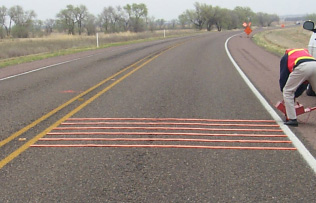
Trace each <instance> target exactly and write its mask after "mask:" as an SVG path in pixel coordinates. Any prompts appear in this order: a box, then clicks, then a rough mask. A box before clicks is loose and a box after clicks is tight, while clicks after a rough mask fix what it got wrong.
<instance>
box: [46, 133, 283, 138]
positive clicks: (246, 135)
mask: <svg viewBox="0 0 316 203" xmlns="http://www.w3.org/2000/svg"><path fill="white" fill-rule="evenodd" d="M47 135H172V136H174V135H175V136H214V137H215V136H218V137H222V136H223V137H287V136H286V135H284V134H283V135H281V134H280V135H265V134H237V133H236V134H216V133H215V134H213V133H212V134H209V133H170V132H165V133H164V132H50V133H47Z"/></svg>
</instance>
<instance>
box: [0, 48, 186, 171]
mask: <svg viewBox="0 0 316 203" xmlns="http://www.w3.org/2000/svg"><path fill="white" fill-rule="evenodd" d="M181 44H183V43H179V44H176V45H174V46H171V47H169V48H168V49H166V50H164V51H162V52H161V53H159V54H157V55H155V56H152V55H151V56H152V58H150V59H148V58H149V56H148V57H146V58H144V59H142V60H140V61H144V60H145V59H148V60H147V61H145V62H144V63H142V64H141V65H139V66H138V67H136V68H135V69H134V70H132V71H131V72H129V73H127V74H126V75H124V76H122V77H121V78H119V79H118V80H116V81H115V82H113V83H112V84H110V85H109V86H107V87H106V88H105V89H103V90H102V91H100V92H98V93H97V94H95V95H94V96H93V97H91V98H90V99H88V100H87V101H85V102H84V103H82V104H81V105H80V106H78V107H77V108H75V109H73V110H72V111H71V112H69V113H68V114H67V115H65V116H64V117H63V118H61V119H59V120H58V121H56V122H55V123H54V124H53V125H51V126H49V127H48V128H46V129H45V130H44V131H42V132H41V133H39V134H38V135H36V136H35V137H33V138H32V139H31V140H29V141H28V142H27V143H25V144H24V145H22V146H21V147H20V148H18V149H17V150H15V151H14V152H12V153H11V154H10V155H9V156H7V157H6V158H4V159H2V160H1V161H0V169H2V168H3V167H4V166H5V165H6V164H8V163H9V162H10V161H12V160H13V159H15V158H16V157H17V156H19V155H20V154H21V153H23V152H24V151H25V150H27V149H28V148H29V147H30V146H31V145H33V144H35V143H36V142H37V141H38V140H39V139H40V138H42V137H44V136H45V135H46V134H47V133H49V132H50V131H52V130H53V129H54V128H56V127H58V126H59V125H60V124H61V123H62V122H64V121H65V120H67V119H68V118H69V117H71V116H73V115H74V114H76V113H77V112H79V111H80V110H82V109H83V108H84V107H86V106H87V105H88V104H90V103H91V102H93V101H94V100H96V99H97V98H98V97H100V96H101V95H102V94H104V93H105V92H107V91H109V90H110V89H111V88H112V87H114V86H115V85H117V84H119V83H120V82H121V81H123V80H124V79H126V78H127V77H128V76H130V75H132V74H133V73H135V72H136V71H137V70H139V69H140V68H142V67H144V66H145V65H147V64H148V63H150V62H151V61H153V60H154V59H156V58H157V57H159V56H160V55H162V54H164V53H165V52H166V51H168V50H170V49H173V48H175V47H177V46H180V45H181ZM138 63H139V62H136V63H135V64H138ZM132 66H133V65H131V66H129V67H128V68H130V67H132ZM128 68H126V69H124V70H122V71H121V72H124V71H125V70H127V69H128ZM115 75H118V73H117V74H115ZM110 78H113V76H111V77H110ZM108 80H109V78H108V79H106V81H108ZM101 83H102V84H103V83H104V81H102V82H101ZM101 83H99V84H101ZM99 84H98V85H96V86H100V85H99ZM96 86H95V88H96ZM93 88H94V87H92V88H91V89H93ZM95 88H94V89H95ZM89 90H90V89H89ZM89 90H87V91H89ZM90 91H92V90H90ZM82 94H84V93H82ZM86 94H87V93H86ZM79 97H80V95H79V96H77V97H75V98H79ZM75 98H74V99H72V100H76V99H75ZM72 100H70V101H72ZM70 101H69V102H70ZM67 103H68V102H67ZM70 103H71V102H70ZM70 103H69V104H70ZM62 106H64V105H62ZM65 106H66V105H65ZM57 109H58V108H57ZM52 112H53V111H52ZM52 112H51V113H52ZM56 112H57V111H56ZM56 112H55V113H56ZM43 117H44V116H43ZM43 117H42V118H43ZM42 118H40V119H38V121H35V122H34V123H32V124H31V125H34V126H35V123H40V121H42ZM29 128H31V127H29V126H27V127H25V129H24V130H25V131H26V129H27V130H28V129H29ZM22 130H23V129H22ZM22 130H21V131H22ZM19 132H20V131H19ZM12 136H13V135H12ZM13 139H14V138H13Z"/></svg>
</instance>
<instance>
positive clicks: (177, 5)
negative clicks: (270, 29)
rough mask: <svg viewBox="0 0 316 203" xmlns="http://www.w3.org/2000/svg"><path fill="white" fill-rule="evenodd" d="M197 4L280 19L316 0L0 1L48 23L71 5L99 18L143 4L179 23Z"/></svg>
mask: <svg viewBox="0 0 316 203" xmlns="http://www.w3.org/2000/svg"><path fill="white" fill-rule="evenodd" d="M195 2H199V3H206V4H207V5H212V6H219V7H221V8H227V9H231V10H232V9H234V8H235V7H236V6H242V7H249V8H251V10H252V11H254V12H264V13H268V14H277V15H279V16H282V15H298V14H299V15H301V14H303V15H305V14H312V13H316V0H305V1H298V0H0V6H5V7H7V8H10V7H12V6H15V5H20V6H22V7H23V9H24V10H25V11H26V10H33V11H35V13H36V14H37V19H40V20H46V19H49V18H53V19H55V18H56V14H57V13H59V11H61V10H62V9H65V8H66V6H67V5H69V4H71V5H74V6H79V5H85V6H86V7H87V8H88V10H89V12H90V13H92V14H94V15H95V16H97V15H98V14H100V13H101V12H102V10H103V8H104V7H108V6H114V7H115V6H119V5H120V6H125V5H126V4H133V3H137V4H139V3H144V4H146V6H147V8H148V14H149V16H150V17H155V19H160V18H163V19H165V20H172V19H177V18H178V16H179V15H180V14H182V13H183V12H184V11H186V10H187V9H193V8H194V6H193V5H194V3H195Z"/></svg>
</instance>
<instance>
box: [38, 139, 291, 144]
mask: <svg viewBox="0 0 316 203" xmlns="http://www.w3.org/2000/svg"><path fill="white" fill-rule="evenodd" d="M39 141H166V142H172V141H178V142H241V143H292V142H291V141H285V140H208V139H178V138H41V139H39Z"/></svg>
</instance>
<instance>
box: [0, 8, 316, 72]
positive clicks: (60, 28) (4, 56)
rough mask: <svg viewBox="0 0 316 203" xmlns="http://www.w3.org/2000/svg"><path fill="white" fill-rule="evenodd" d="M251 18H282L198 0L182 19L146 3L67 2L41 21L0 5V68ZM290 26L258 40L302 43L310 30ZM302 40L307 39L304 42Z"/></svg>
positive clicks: (276, 48) (236, 24) (258, 21)
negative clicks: (160, 14) (98, 7)
mask: <svg viewBox="0 0 316 203" xmlns="http://www.w3.org/2000/svg"><path fill="white" fill-rule="evenodd" d="M303 18H304V19H303ZM303 18H300V19H289V20H291V21H293V20H294V21H296V20H301V21H302V20H305V19H316V15H315V14H313V15H308V16H305V17H303ZM249 22H251V23H252V26H254V27H271V26H273V25H277V26H279V25H280V18H279V17H278V16H277V15H275V14H267V13H262V12H258V13H255V12H253V11H252V10H251V9H250V8H249V7H239V6H238V7H236V8H235V9H233V10H230V9H225V8H221V7H218V6H212V5H209V4H205V3H203V4H202V3H198V2H196V3H195V4H194V9H188V10H186V11H184V12H183V13H182V14H181V15H179V17H178V19H172V20H169V21H166V20H164V19H155V18H154V17H151V16H150V14H149V11H148V9H147V6H146V5H145V4H142V3H141V4H135V3H133V4H127V5H125V6H123V7H121V6H116V7H113V6H107V7H104V9H103V11H102V12H101V13H100V14H98V15H94V14H92V13H90V12H89V11H88V9H87V7H86V6H84V5H79V6H74V5H67V7H66V8H64V9H62V10H61V11H60V12H58V13H57V14H56V19H47V20H45V21H42V20H38V19H36V13H35V11H32V10H31V11H25V10H24V9H23V8H22V7H21V6H14V7H11V8H6V7H5V6H1V5H0V68H1V67H5V66H9V65H15V64H19V63H25V62H30V61H34V60H40V59H45V58H49V57H54V56H60V55H66V54H71V53H77V52H81V51H88V50H92V49H97V48H105V47H109V46H118V45H123V44H130V43H138V42H143V41H148V40H157V39H162V38H163V37H164V34H166V37H174V36H183V35H193V34H197V33H201V32H210V31H222V30H233V29H244V28H243V24H244V23H249ZM286 30H288V29H281V30H278V31H267V32H263V33H260V34H257V35H255V37H254V40H255V41H256V43H258V44H259V45H260V46H263V47H265V48H266V49H267V50H269V51H272V52H274V53H277V54H279V53H282V52H283V51H282V49H285V48H287V47H293V46H294V45H293V43H292V44H291V41H292V42H293V41H295V42H299V41H302V37H301V35H304V37H307V36H308V35H309V33H308V32H307V31H301V30H295V29H293V30H288V31H286ZM165 32H166V33H165ZM305 32H307V33H305ZM97 34H98V36H99V37H98V45H99V47H97V39H96V35H97ZM301 43H302V45H303V44H306V43H305V41H302V42H301ZM284 44H286V45H284ZM292 45H293V46H292ZM295 46H296V47H298V45H296V44H295Z"/></svg>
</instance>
